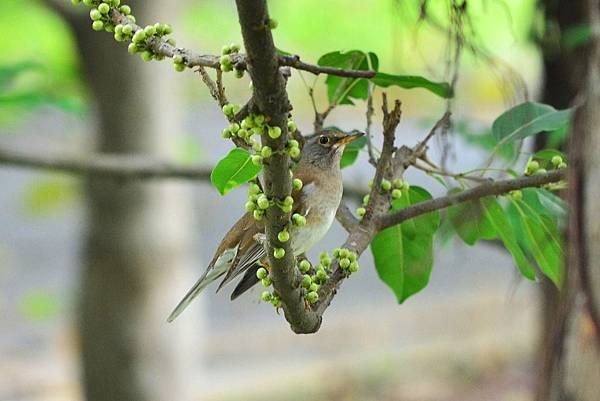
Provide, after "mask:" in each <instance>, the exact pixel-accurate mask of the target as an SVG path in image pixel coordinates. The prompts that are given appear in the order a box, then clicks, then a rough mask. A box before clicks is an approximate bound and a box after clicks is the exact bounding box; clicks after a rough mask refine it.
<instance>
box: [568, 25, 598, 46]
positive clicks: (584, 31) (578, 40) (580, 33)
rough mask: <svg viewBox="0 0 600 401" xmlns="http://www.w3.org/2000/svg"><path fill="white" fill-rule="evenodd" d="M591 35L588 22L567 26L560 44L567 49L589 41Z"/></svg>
mask: <svg viewBox="0 0 600 401" xmlns="http://www.w3.org/2000/svg"><path fill="white" fill-rule="evenodd" d="M592 37H593V32H592V27H591V26H590V24H587V23H583V24H579V25H575V26H572V27H569V28H567V29H566V30H565V31H564V33H563V34H562V38H561V44H562V45H563V46H564V47H565V48H566V49H568V50H571V49H575V48H576V47H579V46H581V45H584V44H586V43H589V42H590V40H591V39H592Z"/></svg>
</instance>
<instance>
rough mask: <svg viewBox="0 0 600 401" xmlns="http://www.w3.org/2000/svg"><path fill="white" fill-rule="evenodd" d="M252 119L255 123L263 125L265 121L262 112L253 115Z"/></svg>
mask: <svg viewBox="0 0 600 401" xmlns="http://www.w3.org/2000/svg"><path fill="white" fill-rule="evenodd" d="M253 121H254V124H256V125H259V126H260V125H263V124H264V123H265V116H263V115H262V114H257V115H255V116H254V118H253Z"/></svg>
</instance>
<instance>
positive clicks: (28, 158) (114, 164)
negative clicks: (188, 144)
mask: <svg viewBox="0 0 600 401" xmlns="http://www.w3.org/2000/svg"><path fill="white" fill-rule="evenodd" d="M0 164H4V165H12V166H17V167H26V168H35V169H48V170H54V171H60V172H65V173H71V174H80V175H90V176H104V177H111V178H117V179H120V180H125V179H126V180H138V179H159V178H160V179H163V178H178V179H193V180H208V179H210V172H211V169H210V168H209V167H206V166H183V165H180V164H173V163H169V162H165V161H162V160H157V159H149V158H147V157H141V156H132V155H127V156H126V155H108V154H96V155H85V156H83V155H82V156H59V155H46V154H37V153H35V154H34V153H31V152H22V151H17V150H12V149H3V148H1V147H0Z"/></svg>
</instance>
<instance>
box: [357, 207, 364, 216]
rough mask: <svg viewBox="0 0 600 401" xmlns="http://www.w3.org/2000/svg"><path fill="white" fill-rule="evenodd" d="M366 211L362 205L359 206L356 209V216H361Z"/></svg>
mask: <svg viewBox="0 0 600 401" xmlns="http://www.w3.org/2000/svg"><path fill="white" fill-rule="evenodd" d="M366 213H367V209H365V208H364V207H359V208H358V209H356V214H357V215H358V217H363V216H364V215H365V214H366Z"/></svg>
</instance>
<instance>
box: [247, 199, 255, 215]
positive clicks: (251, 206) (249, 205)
mask: <svg viewBox="0 0 600 401" xmlns="http://www.w3.org/2000/svg"><path fill="white" fill-rule="evenodd" d="M244 208H245V209H246V211H247V212H253V211H255V210H256V203H254V202H251V201H248V202H246V204H245V205H244Z"/></svg>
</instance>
